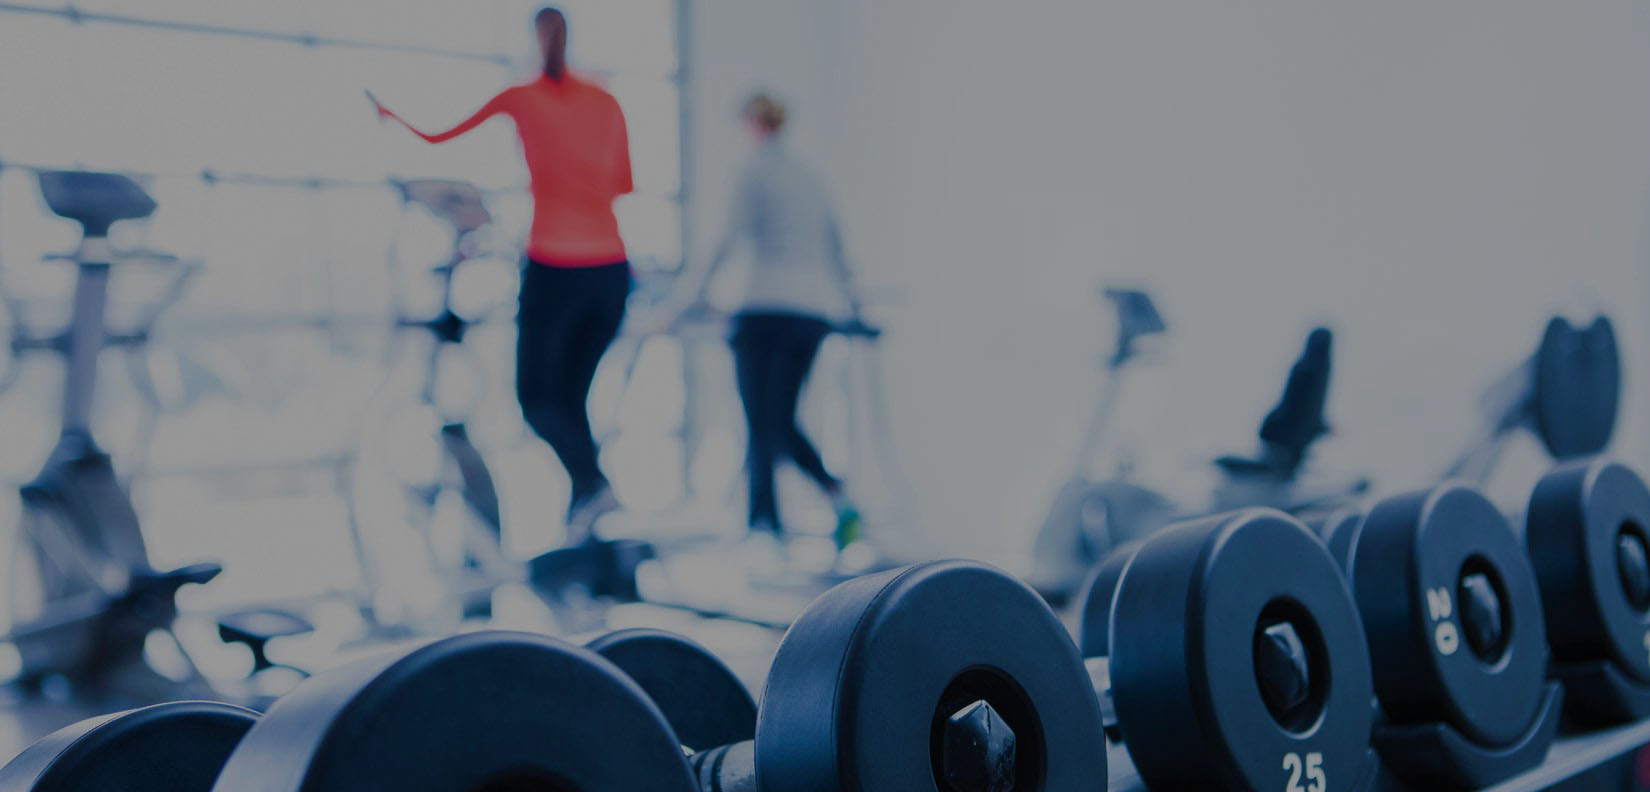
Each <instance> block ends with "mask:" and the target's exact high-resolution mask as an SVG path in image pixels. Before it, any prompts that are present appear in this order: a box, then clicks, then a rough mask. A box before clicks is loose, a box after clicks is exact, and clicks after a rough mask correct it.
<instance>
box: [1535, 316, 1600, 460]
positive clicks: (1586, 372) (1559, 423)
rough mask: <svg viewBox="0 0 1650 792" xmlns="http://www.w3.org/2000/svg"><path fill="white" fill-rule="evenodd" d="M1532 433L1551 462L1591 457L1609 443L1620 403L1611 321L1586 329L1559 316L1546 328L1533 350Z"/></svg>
mask: <svg viewBox="0 0 1650 792" xmlns="http://www.w3.org/2000/svg"><path fill="white" fill-rule="evenodd" d="M1533 374H1534V378H1535V381H1534V383H1533V388H1532V391H1533V394H1534V396H1533V399H1532V401H1533V404H1532V407H1533V413H1534V416H1533V417H1534V419H1535V429H1536V434H1537V435H1538V436H1540V438H1541V442H1542V444H1543V445H1545V446H1546V447H1547V451H1548V453H1551V454H1552V455H1553V456H1554V457H1555V458H1558V459H1565V458H1568V457H1574V456H1582V455H1587V454H1596V453H1599V452H1600V451H1603V450H1604V448H1605V446H1607V445H1608V444H1609V443H1610V436H1611V434H1612V433H1613V432H1614V431H1615V426H1616V413H1617V408H1618V406H1619V402H1620V399H1621V357H1620V354H1619V351H1618V350H1617V348H1616V333H1615V329H1614V328H1613V327H1612V326H1611V324H1610V319H1609V318H1608V317H1605V316H1600V317H1598V318H1597V319H1594V320H1593V322H1592V324H1590V325H1588V326H1587V327H1586V328H1576V327H1574V326H1572V325H1571V324H1570V323H1569V322H1568V321H1565V320H1564V318H1563V317H1555V318H1554V319H1553V320H1552V321H1550V322H1548V323H1547V331H1546V333H1545V334H1544V335H1543V336H1542V338H1541V346H1540V347H1539V348H1538V349H1537V351H1536V358H1535V366H1534V372H1533Z"/></svg>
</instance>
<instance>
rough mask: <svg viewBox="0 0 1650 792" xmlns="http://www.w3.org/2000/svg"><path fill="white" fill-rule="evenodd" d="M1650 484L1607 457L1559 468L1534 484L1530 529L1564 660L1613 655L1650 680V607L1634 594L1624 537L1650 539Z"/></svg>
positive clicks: (1550, 628) (1556, 651) (1552, 639)
mask: <svg viewBox="0 0 1650 792" xmlns="http://www.w3.org/2000/svg"><path fill="white" fill-rule="evenodd" d="M1647 532H1650V490H1647V489H1646V488H1645V485H1644V481H1643V480H1642V479H1640V478H1639V477H1638V475H1637V474H1635V473H1634V472H1633V471H1632V470H1629V469H1628V468H1626V467H1624V466H1622V465H1620V464H1617V463H1614V462H1608V461H1604V460H1583V461H1577V462H1571V463H1568V464H1564V465H1561V466H1559V467H1557V468H1555V469H1554V470H1553V471H1552V472H1551V473H1548V474H1547V475H1546V476H1544V477H1543V478H1542V479H1541V481H1540V482H1539V483H1537V484H1536V487H1535V491H1534V492H1533V493H1532V494H1531V495H1530V508H1529V510H1528V513H1527V519H1526V523H1525V529H1524V541H1525V545H1526V546H1527V547H1528V548H1529V554H1530V560H1531V563H1532V565H1533V566H1534V567H1535V573H1536V577H1537V578H1538V579H1539V580H1540V581H1541V599H1542V607H1543V610H1544V611H1545V613H1546V614H1547V640H1548V643H1549V644H1550V645H1551V646H1552V649H1553V655H1554V657H1555V659H1557V660H1558V661H1559V662H1585V661H1588V660H1601V659H1608V660H1612V661H1614V662H1615V663H1616V664H1617V665H1618V666H1620V667H1621V668H1622V670H1624V671H1626V672H1627V673H1629V674H1631V675H1632V676H1633V677H1635V678H1637V679H1638V680H1639V681H1641V682H1650V609H1644V608H1640V607H1638V606H1636V605H1634V604H1633V603H1632V602H1631V601H1629V599H1628V595H1627V592H1626V589H1625V588H1624V587H1623V582H1622V572H1621V569H1620V566H1619V563H1618V554H1619V553H1620V550H1619V549H1618V544H1619V543H1621V542H1623V541H1629V542H1638V543H1639V546H1640V548H1643V547H1644V546H1645V545H1644V543H1645V542H1646V541H1647V540H1650V533H1647Z"/></svg>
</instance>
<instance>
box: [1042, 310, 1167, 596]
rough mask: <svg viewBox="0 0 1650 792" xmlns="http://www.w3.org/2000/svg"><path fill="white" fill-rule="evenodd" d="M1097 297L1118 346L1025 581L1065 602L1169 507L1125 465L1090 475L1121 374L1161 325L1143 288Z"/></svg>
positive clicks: (1162, 520) (1159, 521)
mask: <svg viewBox="0 0 1650 792" xmlns="http://www.w3.org/2000/svg"><path fill="white" fill-rule="evenodd" d="M1101 295H1102V296H1103V297H1104V298H1105V299H1106V300H1109V301H1110V303H1111V305H1112V308H1113V309H1114V310H1115V311H1116V313H1117V345H1116V348H1115V349H1114V350H1113V351H1112V353H1111V356H1110V357H1108V358H1106V361H1105V380H1104V381H1103V382H1102V384H1101V386H1100V397H1099V398H1098V399H1097V400H1096V401H1095V402H1094V410H1093V412H1091V413H1090V414H1089V417H1088V422H1087V423H1086V424H1085V425H1084V429H1083V435H1082V438H1083V439H1082V442H1081V444H1080V445H1079V446H1078V451H1077V459H1076V460H1075V461H1074V464H1073V466H1072V468H1073V472H1072V475H1071V478H1070V479H1068V480H1067V481H1066V483H1065V484H1064V485H1062V486H1061V487H1060V490H1059V492H1058V493H1056V494H1055V496H1054V504H1053V505H1052V506H1050V507H1049V512H1048V516H1047V517H1045V518H1043V524H1042V527H1041V528H1040V529H1039V530H1038V532H1037V538H1036V542H1035V544H1034V545H1033V548H1032V563H1033V570H1034V571H1033V573H1032V575H1031V581H1032V584H1033V585H1034V586H1035V587H1036V588H1037V590H1038V591H1041V592H1043V594H1044V595H1045V596H1048V597H1050V598H1051V599H1052V600H1053V601H1056V602H1059V601H1064V599H1065V597H1066V596H1067V595H1069V594H1070V593H1071V592H1073V591H1074V590H1075V589H1076V587H1077V586H1078V585H1079V584H1080V583H1081V582H1082V580H1083V577H1084V576H1085V575H1087V574H1088V571H1089V570H1090V569H1092V568H1093V567H1094V565H1095V564H1097V563H1099V561H1100V560H1101V559H1103V558H1105V557H1106V555H1107V553H1109V552H1110V551H1111V548H1112V547H1113V546H1116V545H1121V544H1124V543H1125V542H1128V541H1130V540H1132V539H1136V538H1139V537H1141V536H1144V535H1146V534H1147V533H1150V532H1151V531H1153V530H1156V529H1157V528H1160V527H1162V526H1164V525H1166V524H1168V522H1169V520H1170V516H1171V514H1172V513H1173V511H1174V507H1173V505H1172V504H1170V503H1169V501H1168V500H1167V499H1166V498H1164V497H1163V496H1162V495H1159V494H1157V493H1156V492H1154V491H1152V490H1149V489H1146V488H1145V487H1142V486H1140V485H1138V484H1134V483H1132V482H1131V481H1129V475H1128V473H1129V472H1128V471H1127V470H1119V471H1117V472H1116V473H1115V474H1100V475H1096V474H1095V473H1094V459H1095V457H1096V456H1097V455H1099V453H1100V451H1101V449H1102V448H1103V447H1104V445H1105V441H1106V440H1107V435H1108V430H1109V429H1110V427H1111V421H1112V413H1113V411H1114V410H1115V408H1116V404H1117V399H1118V396H1119V394H1120V393H1121V391H1122V388H1123V375H1124V374H1125V373H1126V372H1127V371H1128V370H1129V367H1130V365H1131V364H1133V363H1135V362H1136V361H1137V360H1138V359H1139V357H1140V355H1141V352H1142V348H1141V344H1142V342H1143V341H1144V340H1148V339H1151V338H1153V337H1154V336H1160V335H1162V334H1163V333H1164V332H1166V330H1167V325H1165V324H1164V322H1163V317H1162V315H1161V314H1159V313H1158V312H1157V306H1156V305H1154V304H1153V303H1152V299H1151V296H1150V295H1148V294H1146V293H1145V292H1143V291H1134V290H1126V289H1104V290H1102V291H1101ZM1107 476H1110V478H1107Z"/></svg>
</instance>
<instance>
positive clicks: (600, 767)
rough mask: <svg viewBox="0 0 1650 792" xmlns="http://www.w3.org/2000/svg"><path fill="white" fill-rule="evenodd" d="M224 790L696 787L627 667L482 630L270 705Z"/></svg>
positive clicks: (331, 676) (317, 683)
mask: <svg viewBox="0 0 1650 792" xmlns="http://www.w3.org/2000/svg"><path fill="white" fill-rule="evenodd" d="M216 789H217V790H218V791H219V792H298V790H302V791H303V792H362V790H396V791H397V792H482V791H483V790H486V791H488V792H492V791H493V790H497V791H498V792H505V791H506V790H553V791H554V792H605V791H606V790H630V789H634V790H644V789H645V790H661V791H662V792H696V787H695V784H694V781H693V778H692V776H691V775H690V773H689V770H688V767H687V762H686V761H685V759H684V758H683V755H682V748H681V745H680V744H679V743H678V741H677V739H676V735H674V734H673V733H671V730H670V726H669V725H668V724H667V723H666V722H665V719H664V716H663V715H662V714H661V713H660V712H659V709H658V708H657V707H656V706H654V705H653V702H652V701H650V700H649V699H648V698H647V695H646V694H645V693H644V692H642V690H641V688H639V687H637V686H636V683H635V682H632V681H631V680H630V678H629V677H628V676H625V674H624V672H623V671H620V670H619V669H618V668H617V667H616V666H614V665H613V664H612V663H609V662H608V661H606V660H604V659H602V657H601V656H600V655H598V654H596V653H595V652H592V651H590V650H588V649H585V648H583V647H577V646H572V645H569V644H566V643H563V642H561V641H557V640H555V639H553V638H546V637H542V636H537V635H530V634H527V633H513V632H479V633H471V634H467V635H461V636H458V637H455V638H448V639H445V640H442V641H437V642H435V643H431V644H427V645H424V646H422V647H419V648H416V649H413V650H411V651H406V652H400V653H393V654H390V655H388V656H385V657H380V658H370V659H367V660H362V661H359V662H356V663H353V664H350V665H347V666H343V667H341V668H338V669H336V670H334V671H329V672H327V673H325V674H322V675H320V676H316V677H314V678H312V679H310V680H308V681H306V682H305V683H304V684H302V685H299V686H298V688H297V689H296V690H294V691H292V692H291V693H288V694H287V695H286V696H285V697H284V698H282V699H280V700H279V701H277V702H275V705H274V706H273V707H271V708H270V709H269V712H268V713H266V714H265V715H264V717H263V719H262V720H260V721H259V722H258V724H257V725H256V726H255V727H253V729H252V731H251V732H249V733H248V734H247V736H246V739H244V740H243V741H242V742H241V745H240V747H239V748H237V749H236V751H235V753H234V755H233V756H231V757H230V759H229V764H228V765H227V766H226V767H225V768H224V771H223V775H222V777H221V778H220V779H219V781H218V786H217V787H216Z"/></svg>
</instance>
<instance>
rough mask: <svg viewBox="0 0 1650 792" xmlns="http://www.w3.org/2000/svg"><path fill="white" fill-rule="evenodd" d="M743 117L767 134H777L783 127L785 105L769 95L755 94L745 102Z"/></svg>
mask: <svg viewBox="0 0 1650 792" xmlns="http://www.w3.org/2000/svg"><path fill="white" fill-rule="evenodd" d="M744 117H745V118H746V119H748V120H751V121H755V122H756V123H758V124H761V125H762V128H763V129H766V130H768V131H769V132H778V131H779V130H780V128H781V127H783V126H785V104H784V103H783V102H781V101H779V100H778V99H776V98H774V97H773V96H772V95H771V94H767V93H759V94H755V95H753V96H752V97H751V98H749V99H746V100H745V110H744Z"/></svg>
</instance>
